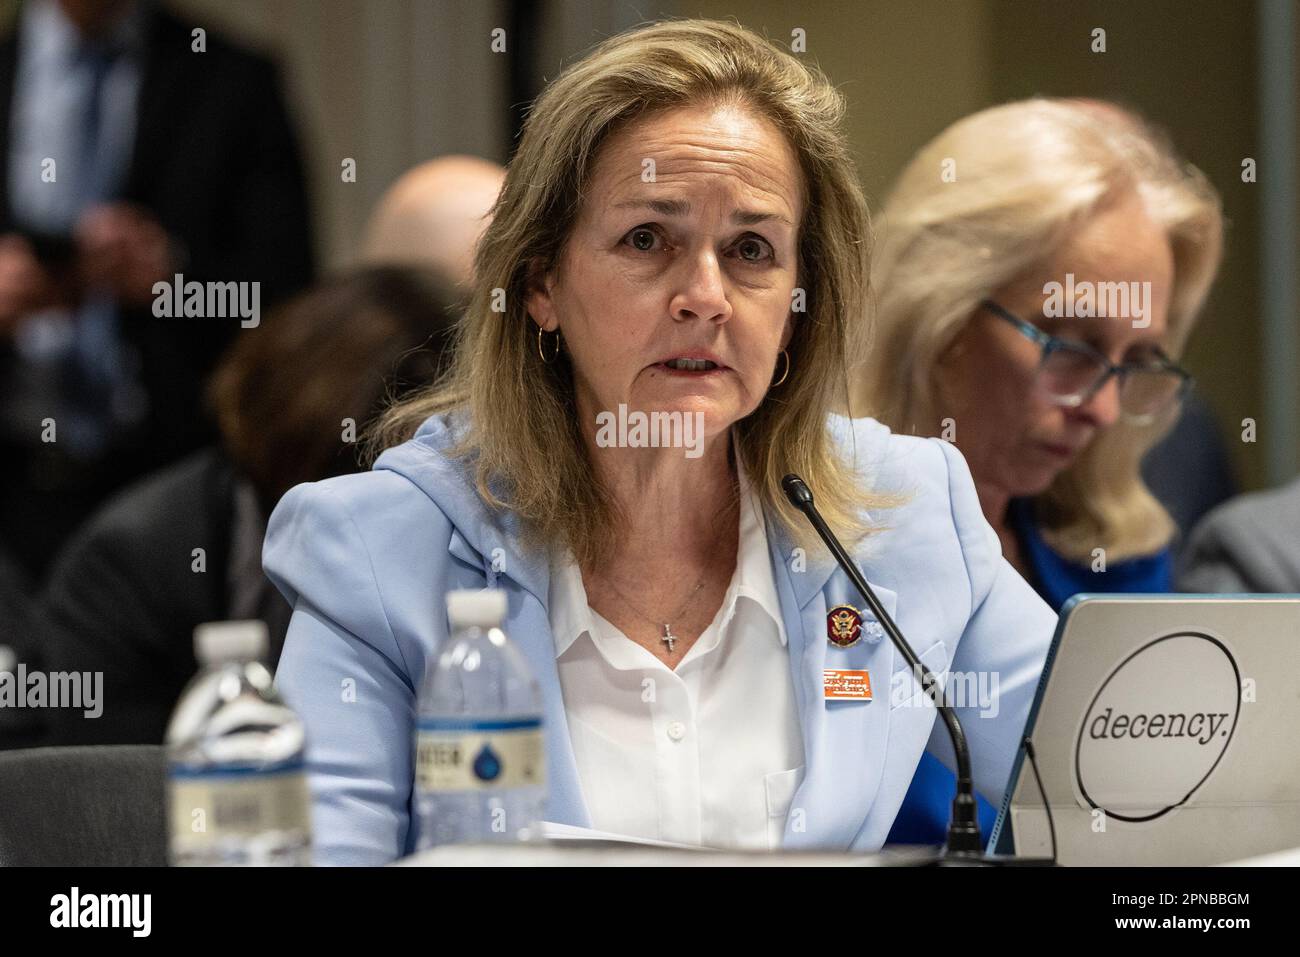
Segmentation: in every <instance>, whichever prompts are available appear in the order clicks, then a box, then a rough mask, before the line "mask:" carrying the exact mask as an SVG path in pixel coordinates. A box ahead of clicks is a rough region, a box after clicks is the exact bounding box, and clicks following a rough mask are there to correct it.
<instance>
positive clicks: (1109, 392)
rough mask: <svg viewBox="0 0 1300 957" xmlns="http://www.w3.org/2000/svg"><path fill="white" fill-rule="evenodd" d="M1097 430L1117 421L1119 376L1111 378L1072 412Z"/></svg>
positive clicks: (1106, 427)
mask: <svg viewBox="0 0 1300 957" xmlns="http://www.w3.org/2000/svg"><path fill="white" fill-rule="evenodd" d="M1074 412H1075V414H1077V415H1079V416H1082V417H1084V418H1086V419H1087V420H1088V422H1089V423H1090V424H1092V425H1094V426H1096V427H1097V428H1099V429H1108V428H1110V427H1111V426H1112V425H1114V424H1115V423H1116V422H1118V421H1119V416H1120V405H1119V376H1114V375H1113V376H1111V377H1110V378H1109V379H1107V380H1106V382H1105V383H1104V384H1103V385H1102V387H1101V388H1100V389H1098V390H1097V391H1096V392H1094V393H1093V394H1092V397H1091V398H1089V399H1088V401H1087V402H1085V403H1083V404H1082V405H1080V406H1078V407H1077V408H1076V409H1075V410H1074Z"/></svg>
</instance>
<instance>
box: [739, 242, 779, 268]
mask: <svg viewBox="0 0 1300 957" xmlns="http://www.w3.org/2000/svg"><path fill="white" fill-rule="evenodd" d="M735 250H736V253H737V254H738V255H739V256H740V258H741V259H743V260H744V261H745V262H751V263H757V262H762V261H763V260H765V259H771V258H772V256H773V252H772V247H771V246H770V245H769V244H768V242H767V240H765V239H760V238H759V237H757V236H746V237H745V238H744V239H742V240H741V241H740V242H738V243H736V245H735Z"/></svg>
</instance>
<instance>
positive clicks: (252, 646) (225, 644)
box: [194, 621, 267, 665]
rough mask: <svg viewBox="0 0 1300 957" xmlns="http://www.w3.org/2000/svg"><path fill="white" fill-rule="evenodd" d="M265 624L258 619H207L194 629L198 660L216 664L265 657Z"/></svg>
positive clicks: (207, 663) (202, 662)
mask: <svg viewBox="0 0 1300 957" xmlns="http://www.w3.org/2000/svg"><path fill="white" fill-rule="evenodd" d="M266 646H267V636H266V624H265V623H264V622H261V621H209V622H205V623H204V624H202V625H199V626H198V627H197V628H195V629H194V654H195V655H196V656H197V657H198V659H199V663H200V664H204V665H213V664H218V663H220V662H223V661H235V660H238V659H259V660H260V659H262V658H264V657H266Z"/></svg>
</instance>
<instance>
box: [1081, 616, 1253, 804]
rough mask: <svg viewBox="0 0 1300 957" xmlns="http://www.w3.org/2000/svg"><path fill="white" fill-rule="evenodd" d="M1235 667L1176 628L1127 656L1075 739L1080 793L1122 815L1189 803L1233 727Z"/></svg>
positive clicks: (1224, 654) (1212, 645) (1223, 652)
mask: <svg viewBox="0 0 1300 957" xmlns="http://www.w3.org/2000/svg"><path fill="white" fill-rule="evenodd" d="M1240 707H1241V673H1240V671H1239V669H1238V668H1237V663H1236V661H1235V660H1234V659H1233V657H1232V653H1231V652H1230V651H1229V650H1228V649H1227V647H1226V646H1224V644H1223V643H1222V642H1220V641H1219V640H1218V639H1216V638H1212V637H1210V636H1209V635H1203V634H1200V633H1197V632H1178V633H1175V634H1171V635H1165V636H1164V637H1162V638H1157V639H1156V640H1154V641H1152V642H1149V643H1148V644H1146V645H1144V646H1143V647H1141V648H1139V649H1138V650H1137V651H1135V652H1133V654H1131V655H1129V656H1128V657H1127V658H1126V659H1124V661H1122V662H1120V664H1119V665H1118V666H1117V667H1116V668H1115V669H1114V670H1113V671H1112V672H1111V673H1110V675H1109V676H1107V678H1106V680H1105V681H1103V682H1102V683H1101V687H1100V688H1099V689H1098V691H1097V694H1096V695H1095V696H1094V697H1093V700H1092V704H1091V705H1090V706H1089V707H1088V710H1087V711H1086V712H1085V713H1084V717H1083V723H1082V724H1081V725H1080V727H1079V734H1078V739H1077V743H1076V745H1075V760H1074V767H1075V775H1076V780H1077V783H1078V787H1079V792H1080V794H1081V795H1082V797H1083V799H1084V800H1085V801H1086V802H1087V803H1088V805H1089V806H1091V807H1093V808H1099V809H1101V810H1103V811H1105V813H1106V815H1107V816H1109V817H1112V818H1116V819H1118V820H1121V821H1150V820H1153V819H1154V818H1157V817H1160V816H1161V815H1162V814H1165V813H1167V812H1168V811H1171V810H1172V809H1173V808H1176V807H1178V806H1179V805H1181V804H1183V803H1185V802H1186V801H1187V799H1188V798H1190V797H1191V796H1192V794H1193V793H1195V791H1196V789H1197V788H1199V787H1200V786H1201V785H1202V784H1203V783H1204V782H1205V780H1206V778H1208V777H1209V776H1210V772H1211V771H1213V770H1214V768H1215V766H1216V765H1217V764H1218V763H1219V760H1220V758H1222V757H1223V754H1224V752H1225V751H1226V750H1227V748H1228V744H1229V742H1230V741H1231V740H1232V733H1233V731H1234V730H1235V729H1236V726H1237V715H1238V712H1239V710H1240Z"/></svg>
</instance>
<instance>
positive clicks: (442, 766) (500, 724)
mask: <svg viewBox="0 0 1300 957" xmlns="http://www.w3.org/2000/svg"><path fill="white" fill-rule="evenodd" d="M505 612H506V596H505V592H503V591H500V590H496V589H484V590H482V591H453V592H448V594H447V618H448V621H449V622H450V624H451V634H450V636H449V638H448V640H447V643H446V644H445V645H444V646H443V647H442V648H441V649H439V653H438V656H437V658H436V659H435V660H433V661H431V662H430V664H429V667H428V668H427V670H426V672H425V677H424V683H423V686H422V688H421V692H420V698H419V717H418V719H417V724H416V744H415V789H416V806H417V809H418V814H419V831H418V840H417V842H416V846H417V848H418V849H420V850H424V849H426V848H430V847H434V846H437V845H440V844H459V843H473V844H478V843H487V842H498V841H523V840H530V839H533V838H535V837H536V836H537V825H538V822H539V821H540V820H541V817H542V807H543V804H544V802H545V799H546V761H545V755H544V753H543V746H542V701H541V694H540V692H539V691H538V688H537V682H536V681H535V680H534V679H533V676H532V674H531V672H530V671H529V668H528V664H527V662H526V661H525V660H524V657H523V655H522V654H520V652H519V650H518V649H517V648H516V647H515V646H514V645H513V644H512V643H511V642H510V640H509V639H508V638H507V637H506V634H505V632H504V631H502V630H501V622H502V619H503V618H504V617H505Z"/></svg>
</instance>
